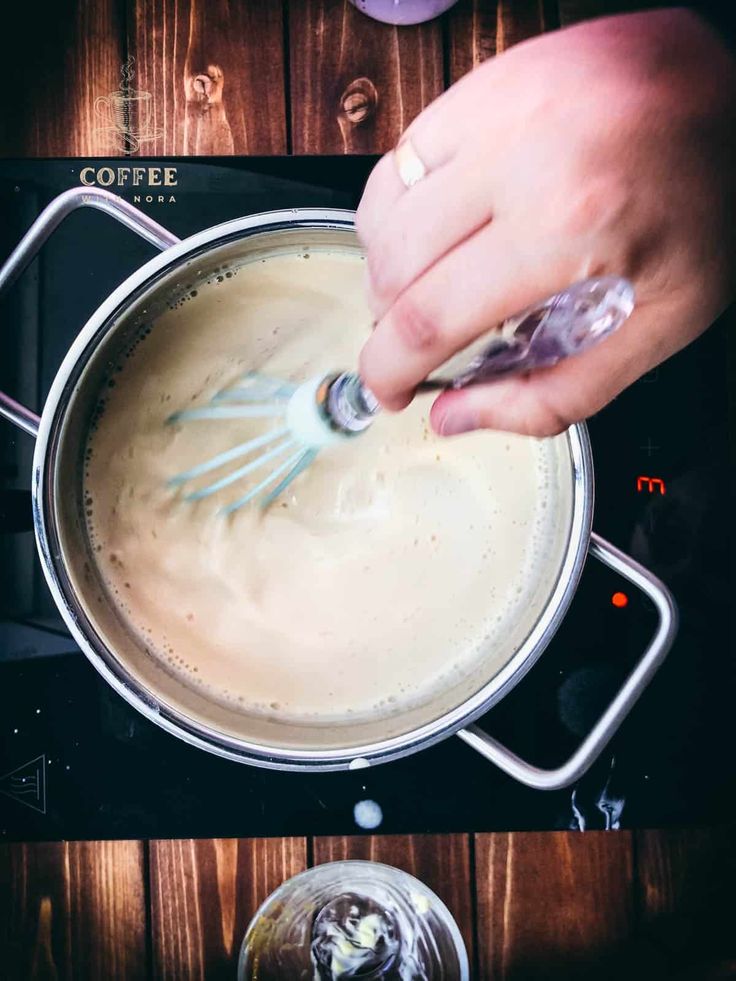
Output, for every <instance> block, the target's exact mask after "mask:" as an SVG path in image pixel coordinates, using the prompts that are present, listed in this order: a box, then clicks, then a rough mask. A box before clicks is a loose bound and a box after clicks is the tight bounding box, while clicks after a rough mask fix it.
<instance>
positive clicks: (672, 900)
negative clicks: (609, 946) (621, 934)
mask: <svg viewBox="0 0 736 981" xmlns="http://www.w3.org/2000/svg"><path fill="white" fill-rule="evenodd" d="M635 846H636V858H637V877H638V882H639V890H638V904H639V909H638V919H639V924H640V932H641V934H642V944H643V948H644V947H645V948H647V953H648V963H649V964H650V965H651V966H650V975H651V976H657V977H660V976H661V977H665V978H667V979H672V981H676V979H678V978H682V979H685V978H687V979H690V978H698V979H699V981H707V979H709V978H713V979H715V978H727V977H728V978H733V977H736V930H734V922H735V921H736V901H735V900H734V891H733V883H734V880H735V879H736V828H735V827H734V826H733V825H731V826H727V827H723V828H691V829H688V830H684V831H683V830H665V831H637V832H635Z"/></svg>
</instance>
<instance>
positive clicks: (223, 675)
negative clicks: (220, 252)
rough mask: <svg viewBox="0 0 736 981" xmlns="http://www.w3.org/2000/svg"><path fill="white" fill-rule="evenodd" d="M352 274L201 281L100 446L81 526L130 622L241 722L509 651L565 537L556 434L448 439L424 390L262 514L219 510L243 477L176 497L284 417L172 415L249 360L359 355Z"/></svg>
mask: <svg viewBox="0 0 736 981" xmlns="http://www.w3.org/2000/svg"><path fill="white" fill-rule="evenodd" d="M363 271H364V269H363V261H362V259H361V257H360V256H359V255H358V254H357V253H349V252H345V253H330V252H320V251H313V252H312V253H311V254H310V255H309V256H306V255H297V254H282V255H275V256H271V257H269V258H268V259H267V260H265V261H264V260H262V259H257V260H256V261H251V262H250V263H248V264H246V265H243V266H241V267H240V268H239V269H237V270H236V271H230V272H228V274H227V275H224V274H223V275H220V276H218V277H214V278H213V281H212V282H211V283H210V284H206V285H204V286H199V287H198V289H197V291H196V295H194V294H192V295H191V296H190V297H188V298H186V300H185V301H183V302H180V303H179V304H177V305H176V306H175V307H174V308H172V309H170V310H169V311H167V312H166V313H164V314H163V315H162V316H160V317H159V319H158V320H157V321H156V322H155V323H154V325H153V327H152V329H151V330H150V331H148V332H147V333H146V336H145V337H144V338H143V339H141V341H140V342H139V343H138V345H137V346H136V347H135V349H134V350H133V352H132V353H131V354H130V355H129V356H128V357H127V358H126V359H125V360H124V361H123V362H122V366H121V367H119V368H118V370H117V372H116V373H115V374H114V376H113V379H112V384H111V387H110V388H109V390H108V391H106V394H105V403H106V405H105V410H104V412H103V413H102V415H101V417H100V419H99V421H98V423H97V424H96V427H95V429H94V430H93V433H92V436H91V438H90V444H89V447H88V451H89V452H90V453H91V455H90V458H89V461H88V464H87V466H88V471H87V476H86V483H85V491H86V494H85V497H86V504H87V508H88V512H87V513H88V527H89V533H90V537H91V541H92V547H93V550H94V554H95V557H96V560H97V562H98V565H99V569H100V572H101V575H102V577H103V579H104V581H105V582H106V584H107V588H108V590H109V592H110V594H111V595H112V596H113V597H114V600H115V603H116V604H117V606H118V609H119V611H120V613H121V615H122V616H123V617H124V618H125V619H126V620H127V621H128V623H129V625H130V626H132V628H133V629H134V630H135V631H136V632H137V634H138V636H139V637H140V639H141V641H142V642H143V643H144V644H145V645H146V647H147V648H148V649H149V651H150V652H151V653H152V655H153V656H154V657H156V658H157V659H159V660H160V661H161V662H162V664H164V666H165V667H166V669H167V670H168V671H169V672H171V673H173V674H175V675H176V676H177V677H179V678H180V679H182V680H184V681H185V682H186V683H187V684H188V685H191V686H195V687H197V688H199V689H200V690H202V691H203V692H204V693H206V694H207V696H208V697H210V698H215V699H216V700H218V701H220V702H222V703H225V704H227V705H230V706H235V707H236V708H240V709H242V710H243V711H247V712H257V713H263V714H265V715H268V716H270V717H275V718H281V719H284V720H294V721H305V722H308V721H309V720H319V721H320V722H324V721H328V720H330V721H341V720H342V721H355V720H356V719H359V718H368V717H373V716H375V713H376V710H378V711H379V712H380V711H383V712H385V713H387V714H393V713H394V712H397V711H399V710H402V709H404V708H406V707H408V706H410V705H416V704H419V703H421V702H424V701H426V700H428V699H430V698H431V697H432V695H433V694H434V693H436V692H437V691H439V690H441V689H442V688H443V687H447V686H448V685H450V684H455V683H456V682H457V681H458V679H459V678H461V677H462V676H463V675H464V674H467V673H470V672H473V671H474V670H477V668H478V664H479V662H480V660H481V659H483V658H488V657H492V656H493V652H494V650H496V649H501V648H502V647H503V641H504V638H505V637H506V636H507V635H508V632H509V630H510V629H511V626H512V625H513V624H514V623H515V622H516V621H517V620H518V619H519V617H520V615H523V611H524V609H525V607H526V606H527V604H529V603H530V598H531V597H532V596H533V594H534V593H535V590H537V589H538V583H539V577H540V576H543V575H544V570H545V558H548V556H545V545H546V544H547V548H548V550H549V542H550V541H552V540H553V539H555V537H556V532H555V530H554V529H555V527H556V526H557V523H558V522H559V520H560V516H559V514H558V513H557V512H558V510H559V509H558V500H557V494H558V492H557V490H556V483H557V480H558V478H557V477H556V476H554V475H555V474H557V473H558V472H559V459H560V454H563V453H565V452H566V449H565V443H564V439H556V440H544V441H538V440H532V439H527V438H523V437H514V436H509V435H507V434H497V433H475V434H469V435H466V436H460V437H454V438H450V439H441V438H439V437H436V436H435V435H434V434H433V433H432V432H431V430H430V429H429V426H428V422H427V415H428V410H429V406H430V402H429V401H428V400H427V399H426V398H420V399H417V400H416V401H415V402H414V404H413V405H412V406H411V407H410V408H409V409H408V410H406V411H405V412H403V413H401V414H399V415H389V414H384V415H381V416H379V418H378V419H377V421H376V423H375V424H374V425H373V427H372V428H371V429H370V430H369V431H368V432H367V433H366V434H364V435H362V436H360V437H359V438H357V439H355V440H354V441H351V442H349V443H347V444H344V445H340V446H338V447H336V448H334V449H328V450H325V451H323V452H322V453H320V455H319V456H318V458H317V460H316V461H315V463H313V464H312V466H311V468H310V469H309V470H308V471H307V472H306V473H305V474H303V475H302V476H301V477H300V478H299V479H298V480H297V481H296V482H295V483H294V484H292V485H291V486H290V488H289V489H288V491H287V492H286V493H285V494H284V495H283V496H282V497H281V498H279V499H277V501H276V502H275V504H274V505H272V506H271V508H270V509H269V510H267V511H265V512H264V511H262V510H260V509H259V508H258V507H257V506H253V505H251V506H248V507H245V508H243V509H241V510H240V511H238V512H237V513H235V514H233V515H232V516H229V517H223V515H222V514H221V513H220V508H221V507H222V505H224V504H227V503H228V502H230V501H234V500H236V499H237V498H239V497H241V496H242V495H243V494H244V493H245V492H246V490H247V489H248V487H249V486H252V483H251V484H247V483H245V482H239V483H236V484H234V485H232V486H231V487H229V488H227V489H225V490H223V491H221V492H219V493H217V494H216V495H214V496H213V497H211V498H208V499H205V500H202V501H199V502H197V503H187V502H184V501H183V500H182V499H181V498H182V492H181V491H175V490H172V489H171V488H170V487H169V486H167V481H168V480H169V478H171V477H172V476H173V475H175V474H177V473H179V472H181V471H183V470H186V469H188V468H190V467H192V466H193V465H195V464H196V463H199V462H201V461H203V460H206V459H208V458H209V457H211V456H213V455H214V454H215V453H217V452H220V451H222V450H224V449H226V448H228V447H230V446H233V445H235V444H237V443H239V442H242V441H244V440H246V439H248V438H250V437H252V436H253V435H255V434H257V433H262V432H264V431H265V430H266V429H267V428H269V427H270V426H275V425H276V422H275V421H274V422H271V421H270V420H262V419H260V420H228V421H191V422H188V423H182V424H176V425H167V424H166V420H167V417H168V416H169V415H170V414H171V413H172V412H174V411H175V410H177V409H181V408H183V407H187V406H192V405H200V404H204V403H205V402H206V401H207V400H208V399H209V398H210V397H211V396H212V395H213V394H214V393H215V392H217V391H218V390H220V389H221V388H222V387H223V386H226V385H229V384H232V383H233V382H234V381H235V380H236V379H237V378H238V377H240V376H241V375H242V374H243V373H244V372H246V371H248V370H253V369H257V370H259V371H262V372H265V373H268V374H273V375H279V376H283V377H285V378H288V379H292V380H302V379H305V378H307V377H310V376H312V375H315V374H318V373H321V372H322V373H327V372H329V371H337V370H340V369H344V368H352V367H354V366H355V365H356V364H357V357H358V352H359V350H360V348H361V346H362V343H363V342H364V340H365V338H366V336H367V334H368V331H369V330H370V323H371V317H370V314H369V312H368V309H367V307H366V305H365V301H364V289H363ZM217 476H220V474H219V472H218V473H216V474H214V475H208V476H206V477H204V478H201V479H200V480H199V481H198V483H197V485H196V486H202V485H203V484H204V483H207V482H211V481H212V480H213V479H214V477H217ZM247 479H250V480H251V481H252V478H247ZM557 537H558V536H557ZM547 575H549V573H547ZM489 652H490V653H489ZM499 666H500V665H499Z"/></svg>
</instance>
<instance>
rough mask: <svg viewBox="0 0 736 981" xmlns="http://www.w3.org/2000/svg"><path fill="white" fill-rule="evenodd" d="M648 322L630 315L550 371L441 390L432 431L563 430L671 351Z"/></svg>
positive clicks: (542, 432)
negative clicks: (597, 341)
mask: <svg viewBox="0 0 736 981" xmlns="http://www.w3.org/2000/svg"><path fill="white" fill-rule="evenodd" d="M648 319H649V318H646V320H648ZM646 320H645V319H644V318H642V317H637V316H636V315H634V316H632V317H631V319H630V320H629V321H628V322H627V323H626V324H625V325H624V326H623V327H622V328H621V329H620V330H619V331H618V332H617V333H616V334H615V335H613V336H612V337H609V338H607V339H606V340H605V341H603V342H601V343H600V344H599V345H598V346H597V347H595V348H593V349H592V350H589V351H586V352H585V353H584V354H581V355H578V356H576V357H571V358H569V359H568V360H566V361H563V362H561V363H560V364H557V365H555V366H554V367H553V368H544V369H541V370H539V371H536V372H534V373H533V374H530V375H520V376H516V377H514V378H507V379H500V380H499V381H495V382H492V383H489V384H484V385H471V386H469V387H468V388H465V389H462V390H458V391H446V392H443V393H442V395H440V396H439V398H438V399H437V400H436V402H435V403H434V405H433V406H432V411H431V413H430V421H431V424H432V428H433V429H434V430H435V431H436V432H437V433H439V434H440V435H441V436H453V435H456V434H458V433H464V432H468V431H470V430H473V429H498V430H503V431H506V432H514V433H521V434H523V435H526V436H539V437H541V436H556V435H557V434H558V433H561V432H564V430H566V429H567V428H568V427H569V426H571V425H572V424H573V423H576V422H581V421H582V420H583V419H587V418H588V416H591V415H593V414H594V413H596V412H598V411H599V410H600V409H602V408H603V406H604V405H606V404H607V403H608V402H610V401H611V399H613V398H615V396H616V395H618V394H619V393H620V392H621V391H622V390H623V389H624V388H626V387H627V386H628V385H630V384H631V383H632V382H634V381H635V380H636V379H637V378H639V377H640V376H641V375H643V374H644V373H645V372H647V371H649V370H650V369H651V368H653V367H654V365H656V364H658V363H659V362H660V361H661V360H663V358H664V357H666V356H667V355H668V354H670V353H672V351H671V350H665V349H664V346H663V345H662V344H659V343H657V340H658V338H657V337H656V332H655V331H651V330H650V329H649V327H650V325H649V324H648V323H647V322H646ZM677 346H680V345H677Z"/></svg>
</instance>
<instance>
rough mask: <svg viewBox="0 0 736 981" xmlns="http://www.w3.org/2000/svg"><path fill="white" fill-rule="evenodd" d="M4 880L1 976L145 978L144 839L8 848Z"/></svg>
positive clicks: (0, 876) (2, 858)
mask: <svg viewBox="0 0 736 981" xmlns="http://www.w3.org/2000/svg"><path fill="white" fill-rule="evenodd" d="M0 882H3V883H6V884H7V883H9V886H10V895H11V896H12V901H11V902H10V903H9V908H6V909H4V910H2V920H3V924H2V929H4V931H5V936H2V934H0V937H2V940H1V941H0V942H1V944H2V947H1V949H0V964H2V977H3V978H7V979H9V981H10V979H13V978H17V979H19V981H21V979H22V981H30V979H36V978H39V979H40V978H70V979H71V978H74V979H76V978H106V979H108V978H109V979H115V978H121V979H122V978H138V977H145V976H146V973H147V954H146V907H145V888H144V853H143V845H142V843H141V842H138V841H88V842H56V843H52V844H32V845H6V846H3V847H2V849H0ZM6 888H7V886H6V885H4V886H3V896H2V898H0V904H2V903H3V901H4V900H6V899H7V898H8V897H7V895H6V894H5V890H6ZM0 908H1V907H0Z"/></svg>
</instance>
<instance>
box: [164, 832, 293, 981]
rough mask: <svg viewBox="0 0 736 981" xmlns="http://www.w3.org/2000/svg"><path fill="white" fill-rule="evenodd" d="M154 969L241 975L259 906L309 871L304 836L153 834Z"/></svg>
mask: <svg viewBox="0 0 736 981" xmlns="http://www.w3.org/2000/svg"><path fill="white" fill-rule="evenodd" d="M150 856H151V863H150V871H151V930H152V940H153V974H154V977H157V978H167V979H169V978H170V979H182V981H183V979H186V981H194V979H197V978H204V977H205V976H206V977H207V979H208V981H211V979H216V978H228V979H230V978H232V977H234V975H235V965H236V964H237V960H238V954H239V948H240V943H241V941H242V939H243V936H244V934H245V929H246V927H247V926H248V923H249V921H250V919H251V917H252V916H253V914H254V913H255V911H256V909H257V908H258V906H259V905H260V904H261V903H262V902H263V900H264V899H265V898H266V897H267V896H268V895H269V894H270V893H271V892H273V890H274V889H276V887H277V886H279V885H280V884H281V883H282V882H283V881H284V880H285V879H288V878H289V877H290V876H292V875H296V873H297V872H301V871H303V869H305V868H306V863H307V847H306V841H305V839H303V838H272V839H268V840H255V839H235V838H229V839H224V838H220V839H207V840H202V841H199V840H198V841H194V840H192V839H186V840H183V841H152V842H151V843H150Z"/></svg>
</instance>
